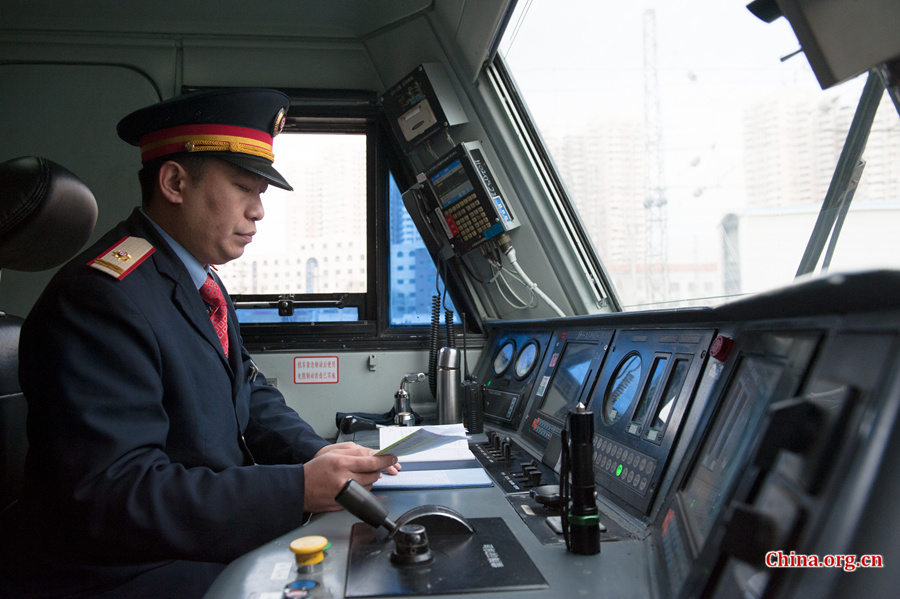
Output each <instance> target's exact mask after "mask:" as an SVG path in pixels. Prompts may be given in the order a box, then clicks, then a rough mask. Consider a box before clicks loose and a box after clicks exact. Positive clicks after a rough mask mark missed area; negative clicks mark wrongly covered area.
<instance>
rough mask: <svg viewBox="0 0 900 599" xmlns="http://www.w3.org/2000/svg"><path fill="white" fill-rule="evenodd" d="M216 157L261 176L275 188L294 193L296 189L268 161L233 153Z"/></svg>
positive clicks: (217, 153)
mask: <svg viewBox="0 0 900 599" xmlns="http://www.w3.org/2000/svg"><path fill="white" fill-rule="evenodd" d="M215 156H216V157H217V158H221V159H222V160H226V161H228V162H230V163H231V164H234V165H235V166H239V167H241V168H242V169H245V170H248V171H250V172H251V173H256V174H257V175H260V176H261V177H262V178H264V179H265V180H266V181H268V182H269V183H271V184H272V185H274V186H275V187H280V188H281V189H285V190H287V191H294V188H293V187H291V184H290V183H288V182H287V181H286V180H285V178H284V177H282V176H281V173H279V172H278V171H276V170H275V169H274V168H273V167H272V165H271V164H269V162H268V161H267V160H263V159H257V158H254V157H252V156H247V155H244V154H233V153H219V152H216V153H215Z"/></svg>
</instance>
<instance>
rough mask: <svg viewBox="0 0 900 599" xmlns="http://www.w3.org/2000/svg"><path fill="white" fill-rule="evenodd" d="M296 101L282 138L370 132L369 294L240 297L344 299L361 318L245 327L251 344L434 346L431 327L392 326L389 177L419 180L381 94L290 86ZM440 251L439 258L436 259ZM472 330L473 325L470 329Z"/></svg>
mask: <svg viewBox="0 0 900 599" xmlns="http://www.w3.org/2000/svg"><path fill="white" fill-rule="evenodd" d="M282 91H284V92H285V93H286V94H288V95H289V96H290V98H291V107H290V110H289V111H288V114H287V118H286V122H285V128H284V132H283V133H282V135H288V134H291V133H335V134H340V133H354V134H360V133H362V134H365V135H366V235H367V243H366V256H367V259H366V292H365V293H314V294H291V293H288V292H285V293H275V294H252V295H250V294H236V295H234V296H232V300H233V301H234V302H235V305H236V306H237V307H241V304H244V305H245V306H248V305H250V304H252V305H255V306H260V305H267V306H271V307H272V308H275V307H276V306H277V304H278V300H279V299H289V300H291V301H293V302H295V303H300V304H301V305H300V306H298V307H304V308H305V307H320V306H321V307H328V306H333V305H334V304H335V302H336V301H342V302H343V303H345V304H346V305H350V306H355V307H356V308H357V309H358V310H359V320H358V321H353V322H304V323H298V322H278V323H246V324H241V326H240V330H241V336H242V338H243V342H244V346H245V347H247V349H249V350H251V351H280V350H297V349H312V348H335V347H339V348H340V349H358V350H370V349H388V348H390V349H426V348H428V346H429V341H430V329H429V327H428V326H410V325H406V326H397V327H392V326H390V291H391V289H390V285H389V284H382V285H377V282H378V281H390V269H389V265H390V261H389V253H390V239H389V236H390V229H389V218H390V214H389V211H390V207H389V189H388V185H389V175H393V177H394V180H395V181H396V183H397V185H398V186H399V187H400V189H401V190H402V189H406V188H408V187H409V186H410V185H412V184H413V182H414V181H415V176H414V174H413V173H412V172H411V171H410V170H409V168H408V166H407V165H406V164H405V162H404V161H403V160H401V158H400V157H401V156H402V153H401V152H400V149H399V147H398V146H397V142H396V140H395V139H394V138H393V136H392V134H391V133H390V129H389V127H388V124H387V122H386V120H385V118H384V115H383V113H382V111H381V108H380V106H379V103H378V98H377V94H376V93H375V92H372V91H365V90H304V89H283V90H282ZM433 259H434V256H432V260H433ZM449 278H450V279H451V281H449V282H447V285H448V287H447V293H449V294H450V295H451V297H452V298H453V300H454V302H456V303H457V305H465V304H467V303H468V302H466V303H465V304H463V303H461V302H459V301H458V298H461V294H460V293H459V292H458V287H457V286H456V284H455V282H454V281H453V280H452V279H453V277H449ZM470 328H471V327H470Z"/></svg>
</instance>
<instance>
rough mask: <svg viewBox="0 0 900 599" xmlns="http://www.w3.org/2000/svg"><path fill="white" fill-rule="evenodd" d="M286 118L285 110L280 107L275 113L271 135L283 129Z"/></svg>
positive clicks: (273, 135)
mask: <svg viewBox="0 0 900 599" xmlns="http://www.w3.org/2000/svg"><path fill="white" fill-rule="evenodd" d="M286 120H287V112H286V111H285V110H284V108H282V109H281V110H279V111H278V114H276V115H275V123H274V124H273V125H272V137H275V136H276V135H278V134H279V133H281V132H282V131H284V122H285V121H286Z"/></svg>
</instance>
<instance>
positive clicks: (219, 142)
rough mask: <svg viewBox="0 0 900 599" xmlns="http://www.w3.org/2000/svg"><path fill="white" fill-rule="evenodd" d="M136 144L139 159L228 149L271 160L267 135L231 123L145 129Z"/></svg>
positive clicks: (272, 158) (270, 149)
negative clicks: (143, 134)
mask: <svg viewBox="0 0 900 599" xmlns="http://www.w3.org/2000/svg"><path fill="white" fill-rule="evenodd" d="M138 145H139V146H140V148H141V162H148V161H150V160H153V159H154V158H159V157H160V156H166V155H168V154H177V153H180V152H232V153H237V154H249V155H251V156H259V157H261V158H265V159H266V160H268V161H269V162H273V161H274V160H275V154H274V153H273V152H272V136H271V135H268V134H266V133H265V132H263V131H259V130H257V129H251V128H249V127H238V126H234V125H179V126H177V127H170V128H168V129H161V130H159V131H153V132H151V133H148V134H147V135H145V136H143V137H141V139H140V140H139V141H138Z"/></svg>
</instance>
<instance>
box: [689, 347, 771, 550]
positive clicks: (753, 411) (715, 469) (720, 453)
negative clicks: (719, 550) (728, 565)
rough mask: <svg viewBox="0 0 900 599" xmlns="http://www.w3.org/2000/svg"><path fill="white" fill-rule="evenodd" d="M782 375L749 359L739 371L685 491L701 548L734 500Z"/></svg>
mask: <svg viewBox="0 0 900 599" xmlns="http://www.w3.org/2000/svg"><path fill="white" fill-rule="evenodd" d="M782 370H783V368H782V367H781V366H780V365H777V364H773V363H771V362H768V361H765V360H762V359H758V358H745V359H744V360H743V361H742V362H741V365H740V367H739V368H738V371H737V374H736V375H735V377H734V380H733V381H732V383H731V387H730V388H729V390H728V394H727V395H726V396H725V399H724V400H723V402H724V403H723V404H722V409H721V410H720V412H719V414H718V415H717V416H716V420H715V423H714V425H713V427H712V429H711V430H710V432H709V435H708V436H707V437H706V439H705V440H704V442H703V447H702V449H701V453H700V457H699V459H698V460H697V463H696V465H695V467H694V471H693V472H692V473H691V477H690V479H689V480H688V482H687V484H686V485H685V488H684V490H683V491H682V500H683V505H684V508H685V514H686V516H687V521H688V524H689V528H690V530H691V533H692V534H693V535H694V538H695V540H696V542H697V545H698V546H700V545H702V543H703V541H704V540H705V539H706V537H707V535H709V532H710V530H711V529H712V526H713V523H714V522H715V520H716V517H717V516H718V514H719V512H720V511H721V510H722V508H723V507H724V505H725V503H726V502H727V501H728V499H729V496H730V494H731V489H732V486H733V484H734V482H735V479H736V476H737V475H738V473H739V467H740V465H741V459H740V458H741V456H744V455H746V454H747V452H748V451H749V450H750V445H751V444H752V443H753V441H754V440H755V439H756V437H757V435H758V434H759V430H758V429H759V427H760V426H761V423H762V420H763V417H764V416H765V413H766V410H767V408H768V405H769V401H770V399H771V396H772V392H773V390H774V389H775V385H776V384H777V382H778V379H779V377H780V376H781V372H782Z"/></svg>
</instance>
